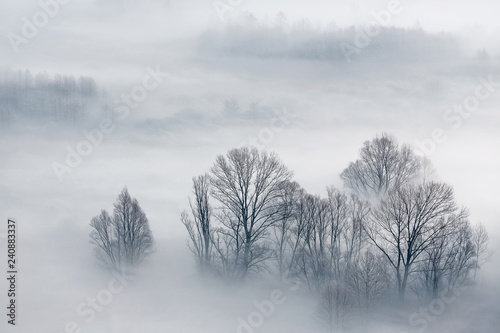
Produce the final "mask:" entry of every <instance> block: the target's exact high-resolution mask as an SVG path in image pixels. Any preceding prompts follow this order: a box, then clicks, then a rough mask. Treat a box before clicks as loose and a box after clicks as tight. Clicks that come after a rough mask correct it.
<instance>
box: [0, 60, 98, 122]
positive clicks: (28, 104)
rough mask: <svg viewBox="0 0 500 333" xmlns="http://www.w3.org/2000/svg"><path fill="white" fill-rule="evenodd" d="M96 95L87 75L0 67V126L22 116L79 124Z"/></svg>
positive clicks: (93, 82)
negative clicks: (51, 73)
mask: <svg viewBox="0 0 500 333" xmlns="http://www.w3.org/2000/svg"><path fill="white" fill-rule="evenodd" d="M98 96H99V89H98V87H97V85H96V83H95V81H94V79H92V78H90V77H79V78H75V77H74V76H68V75H55V76H50V75H49V74H47V73H46V72H41V73H38V74H36V75H33V74H32V73H31V72H30V71H29V70H17V71H15V70H11V69H4V70H0V125H1V126H2V127H5V126H9V125H10V124H12V123H15V122H16V121H17V120H19V119H22V118H25V119H27V118H29V119H33V120H42V121H54V122H59V123H78V122H81V121H83V120H84V119H85V116H86V112H87V109H88V106H89V105H90V103H91V102H92V101H93V100H95V99H96V98H97V97H98Z"/></svg>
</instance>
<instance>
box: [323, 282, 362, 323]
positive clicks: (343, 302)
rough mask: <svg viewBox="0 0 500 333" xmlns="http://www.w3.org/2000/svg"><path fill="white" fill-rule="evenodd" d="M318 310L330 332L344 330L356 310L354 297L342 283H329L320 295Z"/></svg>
mask: <svg viewBox="0 0 500 333" xmlns="http://www.w3.org/2000/svg"><path fill="white" fill-rule="evenodd" d="M316 311H317V315H318V318H319V320H320V321H321V323H322V324H323V325H325V326H326V328H327V329H328V330H329V331H330V332H342V330H343V329H344V326H345V324H346V322H347V321H348V320H349V317H350V315H351V314H352V312H353V311H354V298H353V297H352V295H351V293H350V292H349V291H348V290H347V289H346V288H344V287H343V286H342V285H341V284H338V283H337V284H335V285H328V286H327V287H326V288H325V290H324V291H323V293H322V294H321V296H320V300H319V304H318V306H317V310H316Z"/></svg>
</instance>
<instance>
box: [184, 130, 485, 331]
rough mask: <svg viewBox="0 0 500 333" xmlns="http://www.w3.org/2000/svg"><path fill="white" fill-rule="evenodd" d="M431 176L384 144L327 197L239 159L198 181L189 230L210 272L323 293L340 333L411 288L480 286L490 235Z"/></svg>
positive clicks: (261, 159) (271, 157)
mask: <svg viewBox="0 0 500 333" xmlns="http://www.w3.org/2000/svg"><path fill="white" fill-rule="evenodd" d="M430 169H432V168H431V167H430V165H429V162H428V161H426V160H424V159H422V158H420V157H418V156H417V155H416V154H415V153H414V151H413V149H412V148H411V147H410V146H408V145H400V144H398V142H397V140H396V139H395V138H394V137H392V136H390V135H388V134H382V135H379V136H377V137H375V138H374V139H372V140H370V141H366V142H365V143H364V144H363V147H362V148H361V150H360V155H359V159H358V160H356V161H354V162H352V163H350V164H349V165H348V166H347V168H346V169H345V170H344V171H343V172H342V173H341V175H340V176H341V179H342V180H343V182H344V189H338V188H335V187H327V195H326V197H321V196H319V195H313V194H309V193H307V192H306V191H305V190H304V189H302V188H301V187H300V185H299V184H298V183H296V182H294V181H293V174H292V172H291V171H290V170H289V169H288V168H287V167H286V166H285V165H284V164H283V162H282V161H281V160H280V159H279V158H278V156H277V155H276V154H273V153H268V152H265V151H259V150H257V149H255V148H248V147H243V148H237V149H232V150H230V151H229V152H228V153H227V154H226V155H225V156H224V155H220V156H218V157H217V158H216V160H215V163H214V164H213V166H212V168H211V169H210V170H209V172H208V173H207V174H205V175H202V176H199V177H195V178H193V195H194V198H192V199H190V207H191V209H190V211H185V212H183V213H182V216H181V220H182V223H183V224H184V225H185V227H186V229H187V231H188V234H189V246H190V248H191V250H192V252H193V254H194V257H195V259H196V262H197V264H198V267H199V268H200V271H201V272H203V273H205V274H213V275H216V276H220V277H224V278H233V279H234V278H239V279H241V278H245V277H247V276H249V275H255V274H258V273H259V271H261V270H263V269H266V270H269V271H275V272H276V273H277V274H281V275H283V274H287V275H288V276H294V277H296V278H298V279H300V280H301V281H302V282H303V285H305V286H307V287H308V288H309V289H310V290H311V291H313V292H315V293H316V292H317V293H320V294H321V297H320V304H319V307H320V310H318V313H319V315H320V317H322V319H323V320H324V321H325V322H327V323H328V325H330V326H331V327H334V326H335V327H336V325H337V326H338V325H340V324H341V323H338V322H337V323H335V320H337V321H338V320H340V319H339V318H345V317H346V316H347V313H346V311H347V312H348V311H350V309H351V308H352V307H357V308H359V309H363V310H365V311H369V310H370V309H372V308H373V307H374V306H375V305H376V304H377V302H380V301H381V300H382V299H384V298H387V297H395V298H399V300H400V301H401V302H404V301H405V295H407V294H408V291H410V290H411V291H413V292H415V294H416V295H418V296H419V297H429V298H433V297H436V296H437V295H438V294H439V293H440V292H442V291H446V290H448V289H452V288H458V287H461V286H464V285H468V284H470V283H472V282H473V280H474V278H475V276H476V272H477V270H478V269H479V268H480V267H481V265H482V264H483V263H484V261H485V259H486V257H487V251H488V250H487V243H488V234H487V232H486V231H485V229H484V227H482V226H481V225H472V223H471V222H470V220H469V213H468V211H467V209H466V208H464V207H461V206H459V204H458V203H457V202H456V200H455V197H454V193H453V188H452V186H451V185H449V184H445V183H443V182H439V181H438V180H436V179H433V178H432V175H431V174H430V173H429V170H430ZM342 304H343V305H342ZM335 318H337V319H335ZM332 329H333V328H332Z"/></svg>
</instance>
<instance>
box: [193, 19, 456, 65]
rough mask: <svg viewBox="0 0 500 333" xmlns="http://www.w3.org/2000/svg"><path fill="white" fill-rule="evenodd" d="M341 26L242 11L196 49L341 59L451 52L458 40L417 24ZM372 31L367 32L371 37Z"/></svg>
mask: <svg viewBox="0 0 500 333" xmlns="http://www.w3.org/2000/svg"><path fill="white" fill-rule="evenodd" d="M372 23H373V24H372V25H370V26H365V27H348V28H341V27H338V26H337V25H335V24H334V23H332V24H330V25H328V26H326V27H313V25H312V24H311V22H310V21H309V20H306V19H304V20H301V21H298V22H294V23H288V20H287V19H286V17H285V16H284V15H278V16H277V17H276V19H275V20H274V22H273V23H269V22H259V21H258V20H257V19H256V18H255V17H254V16H252V15H251V14H245V15H243V17H242V18H241V19H238V21H237V22H231V23H229V24H228V25H226V26H225V27H223V28H220V29H214V30H209V31H206V32H205V33H204V34H203V35H202V37H201V38H200V44H199V45H200V51H202V52H208V53H219V54H221V53H222V54H228V55H238V56H255V57H264V58H265V57H268V58H291V59H310V60H345V59H346V57H350V58H352V59H355V58H356V57H361V58H369V57H374V56H375V57H391V58H392V57H398V58H402V59H418V58H428V57H436V56H437V57H439V56H445V55H452V54H456V53H457V52H458V43H457V41H456V40H455V39H454V38H453V37H452V36H451V35H450V34H444V33H442V34H431V33H428V32H425V31H424V30H423V29H422V28H421V27H419V26H416V27H415V28H412V29H404V28H396V27H385V26H382V25H377V24H376V22H372ZM370 35H371V36H370Z"/></svg>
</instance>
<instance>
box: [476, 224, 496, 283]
mask: <svg viewBox="0 0 500 333" xmlns="http://www.w3.org/2000/svg"><path fill="white" fill-rule="evenodd" d="M472 244H473V245H474V250H475V263H476V267H474V278H475V277H476V275H477V271H478V270H479V269H480V268H481V266H483V264H484V263H485V262H486V261H488V260H489V259H490V258H491V255H492V252H490V250H489V249H488V244H489V236H488V232H487V231H486V228H485V227H484V226H483V225H482V224H478V225H476V226H474V227H473V228H472Z"/></svg>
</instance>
